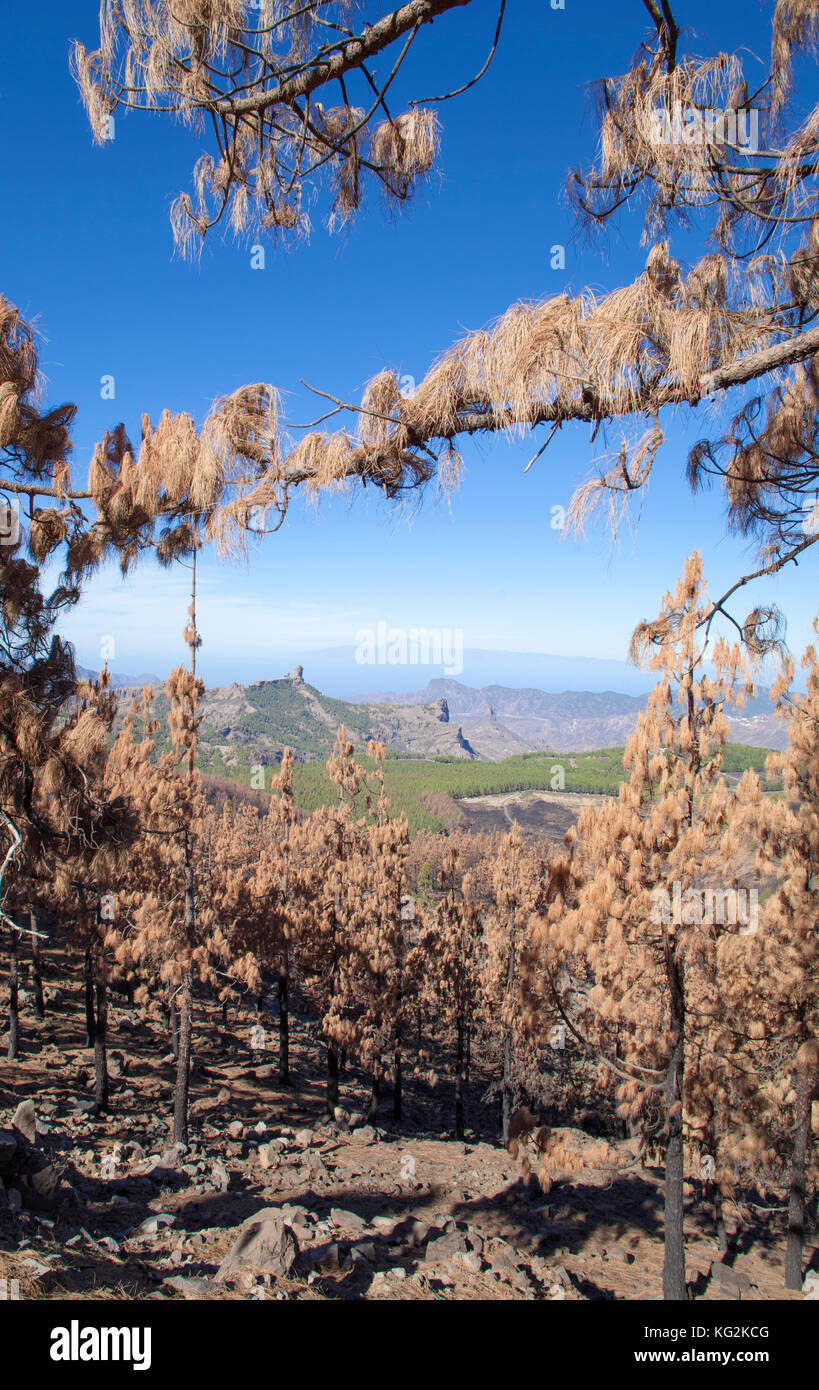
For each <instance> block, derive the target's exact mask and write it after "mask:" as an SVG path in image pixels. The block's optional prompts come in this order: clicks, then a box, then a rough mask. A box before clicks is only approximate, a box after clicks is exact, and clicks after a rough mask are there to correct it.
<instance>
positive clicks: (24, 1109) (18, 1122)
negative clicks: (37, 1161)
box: [11, 1100, 37, 1144]
mask: <svg viewBox="0 0 819 1390" xmlns="http://www.w3.org/2000/svg"><path fill="white" fill-rule="evenodd" d="M11 1123H12V1125H13V1127H14V1129H19V1131H20V1133H21V1134H24V1135H25V1137H26V1139H27V1140H28V1142H29V1143H30V1144H35V1143H36V1142H37V1116H36V1115H35V1113H34V1104H33V1102H32V1101H30V1100H21V1101H20V1104H19V1105H18V1107H17V1109H16V1110H15V1112H14V1114H13V1115H12V1117H11Z"/></svg>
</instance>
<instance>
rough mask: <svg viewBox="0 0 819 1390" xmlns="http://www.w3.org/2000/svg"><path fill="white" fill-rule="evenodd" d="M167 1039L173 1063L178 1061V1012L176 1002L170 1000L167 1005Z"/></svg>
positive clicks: (172, 999)
mask: <svg viewBox="0 0 819 1390" xmlns="http://www.w3.org/2000/svg"><path fill="white" fill-rule="evenodd" d="M168 1037H169V1038H170V1041H171V1054H172V1056H173V1059H174V1061H175V1062H178V1061H179V1010H178V1009H177V1007H176V1000H175V999H174V998H171V1000H170V1002H169V1004H168Z"/></svg>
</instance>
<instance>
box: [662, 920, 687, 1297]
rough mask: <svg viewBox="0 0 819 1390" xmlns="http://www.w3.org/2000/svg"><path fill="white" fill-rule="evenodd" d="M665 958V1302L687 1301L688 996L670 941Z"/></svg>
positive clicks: (667, 943) (667, 944)
mask: <svg viewBox="0 0 819 1390" xmlns="http://www.w3.org/2000/svg"><path fill="white" fill-rule="evenodd" d="M665 958H666V973H667V978H668V984H669V992H670V996H671V998H670V1005H671V1054H670V1056H669V1059H668V1070H667V1072H666V1081H665V1113H666V1124H667V1126H668V1140H667V1147H666V1154H665V1242H664V1258H663V1298H664V1299H665V1300H666V1301H676V1302H684V1301H685V1298H686V1288H685V1237H684V1230H683V1218H684V1205H683V1125H682V1095H683V1080H684V1064H685V995H684V992H683V983H682V977H681V975H680V970H679V965H678V963H677V961H676V958H675V955H674V946H673V942H672V941H671V940H667V942H666V947H665Z"/></svg>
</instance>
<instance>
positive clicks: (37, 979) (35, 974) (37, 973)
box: [28, 911, 45, 1021]
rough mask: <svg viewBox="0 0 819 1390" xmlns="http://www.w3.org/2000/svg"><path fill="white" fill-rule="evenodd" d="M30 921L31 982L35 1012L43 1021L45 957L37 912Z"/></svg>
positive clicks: (33, 913)
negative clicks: (42, 950) (41, 951)
mask: <svg viewBox="0 0 819 1390" xmlns="http://www.w3.org/2000/svg"><path fill="white" fill-rule="evenodd" d="M28 922H29V926H30V927H31V983H32V988H33V990H34V1012H35V1014H36V1015H37V1017H38V1018H39V1019H40V1020H41V1021H42V1020H43V1019H44V1018H45V998H44V995H43V958H42V956H41V954H40V937H39V934H38V931H37V914H36V913H35V912H33V911H32V912H30V913H29V914H28Z"/></svg>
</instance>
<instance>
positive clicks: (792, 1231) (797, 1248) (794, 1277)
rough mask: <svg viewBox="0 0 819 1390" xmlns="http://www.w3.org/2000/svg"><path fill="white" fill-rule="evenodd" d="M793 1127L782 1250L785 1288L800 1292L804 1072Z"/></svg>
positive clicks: (807, 1082)
mask: <svg viewBox="0 0 819 1390" xmlns="http://www.w3.org/2000/svg"><path fill="white" fill-rule="evenodd" d="M795 1081H796V1126H795V1129H794V1137H793V1154H792V1157H791V1176H790V1196H789V1200H788V1244H787V1247H786V1251H785V1288H786V1289H801V1287H802V1258H803V1249H804V1243H805V1206H806V1202H807V1157H808V1143H809V1138H810V1107H811V1092H812V1089H813V1085H812V1078H811V1076H810V1075H809V1074H806V1073H804V1072H797V1074H796V1077H795Z"/></svg>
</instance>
